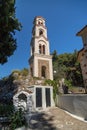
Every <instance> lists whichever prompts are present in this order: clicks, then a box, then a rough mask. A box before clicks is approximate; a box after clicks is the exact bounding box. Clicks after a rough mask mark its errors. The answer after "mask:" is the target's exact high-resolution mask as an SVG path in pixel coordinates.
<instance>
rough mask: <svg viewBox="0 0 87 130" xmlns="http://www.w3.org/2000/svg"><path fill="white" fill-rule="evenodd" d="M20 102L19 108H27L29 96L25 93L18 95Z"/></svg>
mask: <svg viewBox="0 0 87 130" xmlns="http://www.w3.org/2000/svg"><path fill="white" fill-rule="evenodd" d="M18 102H19V108H22V110H23V111H24V110H27V96H26V95H25V94H24V93H21V94H20V95H19V96H18Z"/></svg>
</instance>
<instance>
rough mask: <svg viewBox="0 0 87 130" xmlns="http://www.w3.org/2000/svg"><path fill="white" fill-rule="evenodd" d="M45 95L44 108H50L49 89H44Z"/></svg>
mask: <svg viewBox="0 0 87 130" xmlns="http://www.w3.org/2000/svg"><path fill="white" fill-rule="evenodd" d="M45 93H46V107H49V106H51V100H50V88H46V89H45Z"/></svg>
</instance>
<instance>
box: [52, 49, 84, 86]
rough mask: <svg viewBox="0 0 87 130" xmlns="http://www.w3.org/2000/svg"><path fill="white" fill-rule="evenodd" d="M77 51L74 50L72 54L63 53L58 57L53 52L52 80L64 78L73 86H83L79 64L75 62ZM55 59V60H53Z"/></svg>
mask: <svg viewBox="0 0 87 130" xmlns="http://www.w3.org/2000/svg"><path fill="white" fill-rule="evenodd" d="M77 53H78V52H77V51H76V50H75V51H74V52H73V53H64V54H60V55H58V54H57V53H56V56H55V53H54V52H53V70H55V71H56V73H54V79H55V80H57V81H58V80H60V79H61V78H65V79H66V80H69V81H71V82H72V85H74V86H79V85H80V86H83V78H82V73H81V68H80V64H79V62H78V61H77ZM55 57H56V60H55Z"/></svg>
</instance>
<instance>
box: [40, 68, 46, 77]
mask: <svg viewBox="0 0 87 130" xmlns="http://www.w3.org/2000/svg"><path fill="white" fill-rule="evenodd" d="M41 76H42V77H44V78H46V67H45V66H42V68H41Z"/></svg>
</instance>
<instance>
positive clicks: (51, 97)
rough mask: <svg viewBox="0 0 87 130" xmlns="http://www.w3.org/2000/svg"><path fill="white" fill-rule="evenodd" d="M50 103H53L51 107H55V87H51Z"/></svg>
mask: <svg viewBox="0 0 87 130" xmlns="http://www.w3.org/2000/svg"><path fill="white" fill-rule="evenodd" d="M50 99H51V100H50V101H51V106H55V104H54V99H53V87H50Z"/></svg>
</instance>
